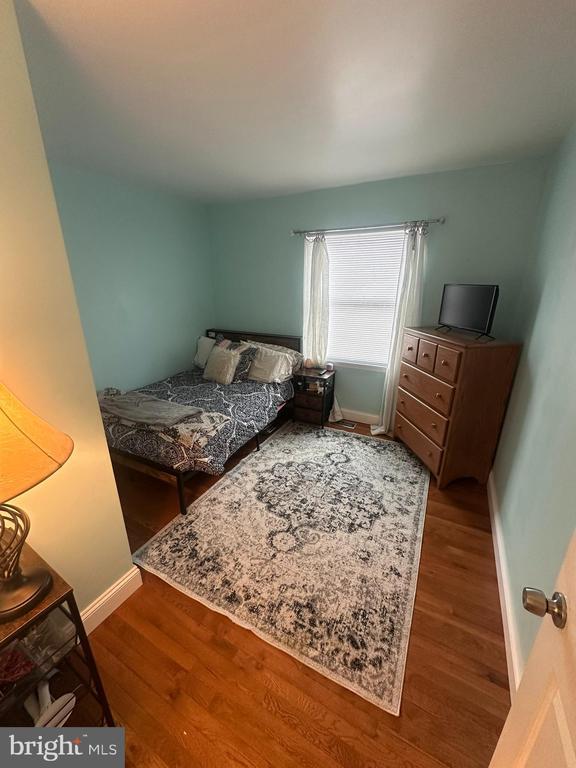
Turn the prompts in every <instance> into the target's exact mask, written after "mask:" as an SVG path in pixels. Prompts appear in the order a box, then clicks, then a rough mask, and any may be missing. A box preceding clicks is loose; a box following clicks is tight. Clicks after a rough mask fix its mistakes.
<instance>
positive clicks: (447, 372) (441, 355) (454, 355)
mask: <svg viewBox="0 0 576 768" xmlns="http://www.w3.org/2000/svg"><path fill="white" fill-rule="evenodd" d="M461 357H462V352H458V350H457V349H450V347H442V346H440V345H438V352H437V353H436V364H435V366H434V373H435V374H436V376H440V378H441V379H446V381H456V379H457V378H458V371H459V369H460V358H461Z"/></svg>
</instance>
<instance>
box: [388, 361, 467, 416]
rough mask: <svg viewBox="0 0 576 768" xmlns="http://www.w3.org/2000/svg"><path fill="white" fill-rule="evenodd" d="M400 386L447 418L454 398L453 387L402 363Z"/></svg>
mask: <svg viewBox="0 0 576 768" xmlns="http://www.w3.org/2000/svg"><path fill="white" fill-rule="evenodd" d="M400 386H401V387H402V389H406V390H407V391H408V392H410V393H411V394H413V395H416V397H418V398H419V399H420V400H424V402H425V403H427V404H428V405H431V406H432V408H434V410H435V411H439V412H440V413H443V414H444V416H448V414H449V413H450V409H451V407H452V400H453V398H454V387H451V386H450V385H449V384H446V383H445V382H444V381H439V380H438V379H437V378H435V377H434V376H430V374H429V373H424V371H419V370H418V369H417V368H413V367H412V366H411V365H406V363H402V365H401V366H400Z"/></svg>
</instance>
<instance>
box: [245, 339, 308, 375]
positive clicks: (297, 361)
mask: <svg viewBox="0 0 576 768" xmlns="http://www.w3.org/2000/svg"><path fill="white" fill-rule="evenodd" d="M243 341H244V339H243ZM245 343H246V344H251V345H252V346H253V347H263V348H264V349H273V350H275V351H276V352H283V353H284V354H285V355H288V357H289V358H290V359H291V360H292V373H296V371H297V370H299V369H300V368H302V363H303V362H304V355H303V354H302V353H301V352H298V351H297V350H296V349H290V347H281V346H280V345H278V344H264V343H263V342H261V341H249V340H248V339H246V340H245Z"/></svg>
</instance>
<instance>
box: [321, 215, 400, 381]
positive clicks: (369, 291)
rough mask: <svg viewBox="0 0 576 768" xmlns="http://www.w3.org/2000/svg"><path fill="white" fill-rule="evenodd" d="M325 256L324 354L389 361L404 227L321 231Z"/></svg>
mask: <svg viewBox="0 0 576 768" xmlns="http://www.w3.org/2000/svg"><path fill="white" fill-rule="evenodd" d="M326 245H327V248H328V255H329V258H330V283H329V285H330V325H329V333H328V360H333V361H334V362H339V363H351V364H356V365H368V366H377V367H384V366H386V365H387V364H388V358H389V355H390V344H391V340H392V325H393V323H394V314H395V312H396V298H397V293H398V281H399V279H400V267H401V264H402V251H403V246H404V230H403V229H393V230H389V229H388V230H380V231H365V232H333V233H327V234H326Z"/></svg>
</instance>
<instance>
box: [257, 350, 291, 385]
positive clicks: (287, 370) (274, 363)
mask: <svg viewBox="0 0 576 768" xmlns="http://www.w3.org/2000/svg"><path fill="white" fill-rule="evenodd" d="M257 349H258V352H257V353H256V357H255V358H254V362H253V363H252V365H251V366H250V371H249V372H248V378H249V379H252V381H261V382H263V383H265V384H270V383H272V382H281V381H287V380H288V379H290V378H291V377H292V360H291V359H290V357H289V356H288V355H286V354H284V352H277V351H276V350H274V349H267V348H266V347H257Z"/></svg>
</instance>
